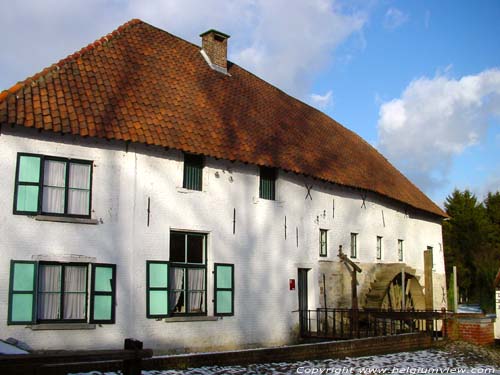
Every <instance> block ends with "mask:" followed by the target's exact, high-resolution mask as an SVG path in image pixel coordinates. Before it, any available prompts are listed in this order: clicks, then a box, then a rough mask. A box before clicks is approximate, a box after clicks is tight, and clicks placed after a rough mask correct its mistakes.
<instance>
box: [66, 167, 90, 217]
mask: <svg viewBox="0 0 500 375" xmlns="http://www.w3.org/2000/svg"><path fill="white" fill-rule="evenodd" d="M89 197H90V165H88V164H75V163H71V164H70V167H69V191H68V213H69V214H72V215H88V214H89Z"/></svg>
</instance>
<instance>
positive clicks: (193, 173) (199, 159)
mask: <svg viewBox="0 0 500 375" xmlns="http://www.w3.org/2000/svg"><path fill="white" fill-rule="evenodd" d="M182 187H183V188H185V189H190V190H202V188H203V156H201V155H191V154H184V179H183V182H182Z"/></svg>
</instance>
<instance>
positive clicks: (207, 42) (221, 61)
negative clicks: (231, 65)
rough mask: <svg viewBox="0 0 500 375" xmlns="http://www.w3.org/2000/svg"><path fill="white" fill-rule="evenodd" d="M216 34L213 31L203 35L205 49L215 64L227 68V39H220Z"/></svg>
mask: <svg viewBox="0 0 500 375" xmlns="http://www.w3.org/2000/svg"><path fill="white" fill-rule="evenodd" d="M214 36H215V34H214V33H213V32H211V33H208V34H205V35H203V37H202V45H203V49H204V50H205V52H206V53H207V55H208V57H210V61H211V62H212V63H213V64H215V65H218V66H221V67H223V68H227V39H224V40H222V41H219V40H216V39H215V37H214Z"/></svg>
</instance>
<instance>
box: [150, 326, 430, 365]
mask: <svg viewBox="0 0 500 375" xmlns="http://www.w3.org/2000/svg"><path fill="white" fill-rule="evenodd" d="M431 345H432V339H431V337H430V336H429V335H426V334H424V333H410V334H404V335H395V336H385V337H371V338H366V339H355V340H346V341H334V342H323V343H315V344H302V345H294V346H286V347H278V348H267V349H251V350H241V351H228V352H220V353H199V354H191V355H174V356H168V357H161V358H152V359H147V360H145V361H144V362H143V364H144V365H143V369H146V370H163V369H172V368H188V367H201V366H213V365H217V366H231V365H247V364H252V363H270V362H292V361H302V360H312V359H326V358H344V357H347V356H365V355H376V354H387V353H394V352H402V351H409V350H416V349H426V348H429V347H431Z"/></svg>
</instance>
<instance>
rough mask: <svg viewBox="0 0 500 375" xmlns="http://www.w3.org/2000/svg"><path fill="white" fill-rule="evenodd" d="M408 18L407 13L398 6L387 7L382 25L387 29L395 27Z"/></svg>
mask: <svg viewBox="0 0 500 375" xmlns="http://www.w3.org/2000/svg"><path fill="white" fill-rule="evenodd" d="M408 18H409V17H408V15H407V14H406V13H403V12H402V11H401V10H399V9H398V8H389V9H387V12H386V13H385V17H384V27H385V28H386V29H389V30H394V29H397V28H398V27H400V26H401V25H403V24H404V23H405V22H406V21H408Z"/></svg>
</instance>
